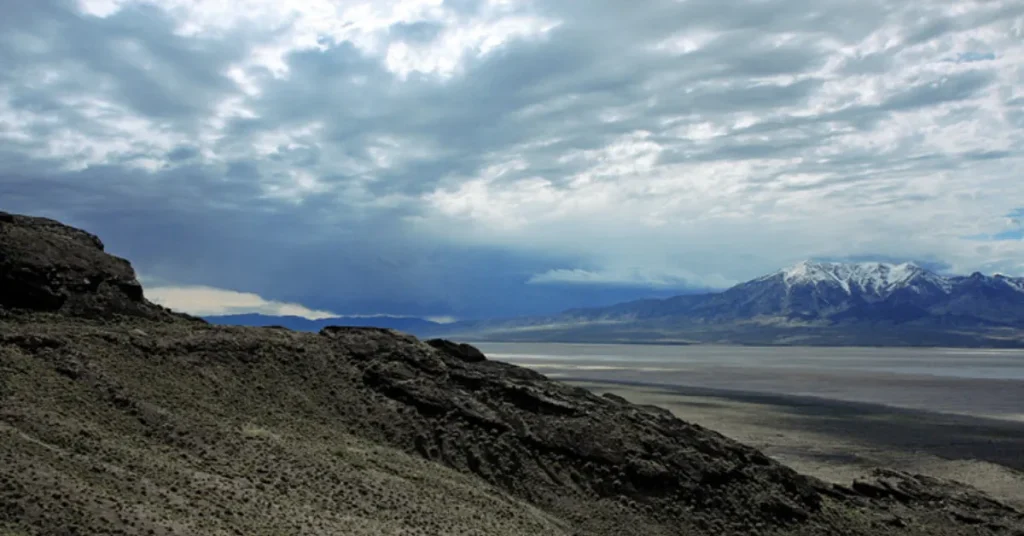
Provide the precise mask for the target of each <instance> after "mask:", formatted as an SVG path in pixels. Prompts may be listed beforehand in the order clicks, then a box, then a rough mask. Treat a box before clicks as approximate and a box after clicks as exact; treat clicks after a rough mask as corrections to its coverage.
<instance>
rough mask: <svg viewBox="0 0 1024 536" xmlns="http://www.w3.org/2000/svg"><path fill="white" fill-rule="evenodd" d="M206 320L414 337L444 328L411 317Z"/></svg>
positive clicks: (257, 316)
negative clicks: (367, 329)
mask: <svg viewBox="0 0 1024 536" xmlns="http://www.w3.org/2000/svg"><path fill="white" fill-rule="evenodd" d="M205 320H207V321H209V322H213V323H214V324H220V325H224V326H255V327H270V326H278V327H282V328H288V329H291V330H294V331H313V332H316V331H320V330H321V329H323V328H325V327H327V326H352V327H375V328H387V329H396V330H398V331H402V332H405V333H409V334H411V335H422V334H428V333H432V332H436V331H439V330H441V329H442V328H443V326H444V324H440V323H438V322H432V321H430V320H426V319H423V318H416V317H411V316H386V315H374V316H336V317H330V318H318V319H315V320H311V319H309V318H305V317H301V316H274V315H264V314H259V313H252V314H236V315H219V316H207V317H205Z"/></svg>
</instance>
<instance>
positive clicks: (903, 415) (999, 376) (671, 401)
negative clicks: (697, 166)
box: [477, 343, 1024, 506]
mask: <svg viewBox="0 0 1024 536" xmlns="http://www.w3.org/2000/svg"><path fill="white" fill-rule="evenodd" d="M477 346H479V347H480V349H481V350H483V351H484V353H486V354H487V355H488V357H489V358H491V359H495V360H501V361H507V362H510V363H515V364H518V365H523V366H527V367H530V368H534V369H536V370H538V371H539V372H542V373H544V374H546V375H548V376H549V377H552V378H557V379H560V380H563V381H567V382H571V383H574V384H577V385H581V386H583V387H586V388H588V389H591V390H592V391H595V392H598V393H602V392H613V393H616V394H618V395H621V396H624V397H626V398H627V399H630V400H632V401H634V402H638V403H645V404H657V405H659V406H662V407H665V408H668V409H670V410H672V411H673V412H674V413H675V414H676V415H678V416H679V417H680V418H682V419H684V420H687V421H691V422H695V423H697V424H700V425H703V426H706V427H708V428H711V429H714V430H716V431H718V432H721V433H722V434H724V435H727V436H729V437H732V438H734V439H737V440H739V441H742V442H744V443H747V444H749V445H753V446H755V447H758V448H760V449H762V450H763V451H765V452H766V453H767V454H769V455H770V456H772V457H774V458H776V459H778V460H780V461H782V462H784V463H787V464H789V465H790V466H792V467H794V468H796V469H797V470H800V471H802V472H805V473H808V474H812V475H814V476H817V477H819V478H823V479H825V480H830V481H835V482H846V483H849V481H850V480H852V479H853V478H856V477H857V476H859V475H861V474H863V473H864V472H866V471H868V470H870V469H871V468H873V467H889V468H893V469H899V470H905V471H911V472H917V473H923V474H928V475H931V476H936V477H940V478H949V479H953V480H958V481H961V482H964V483H966V484H970V485H973V486H975V487H978V488H980V489H982V490H984V491H986V492H988V493H990V494H992V495H993V496H995V497H998V498H1001V499H1003V500H1006V501H1009V502H1012V503H1015V504H1017V505H1019V506H1024V351H1020V350H988V349H923V348H808V347H733V346H657V345H605V344H600V345H598V344H545V343H480V344H477Z"/></svg>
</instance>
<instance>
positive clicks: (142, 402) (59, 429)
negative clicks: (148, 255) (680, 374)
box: [0, 214, 1024, 536]
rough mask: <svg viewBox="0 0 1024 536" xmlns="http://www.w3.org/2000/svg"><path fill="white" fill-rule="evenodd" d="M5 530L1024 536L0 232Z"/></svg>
mask: <svg viewBox="0 0 1024 536" xmlns="http://www.w3.org/2000/svg"><path fill="white" fill-rule="evenodd" d="M0 282H2V286H0V306H2V307H3V308H4V310H5V314H4V316H3V317H0V533H3V531H5V530H6V531H8V532H13V533H14V534H117V533H120V534H423V535H428V534H580V535H584V534H586V535H595V534H596V535H632V534H636V535H640V534H643V535H652V534H653V535H659V534H661V535H670V534H671V535H684V534H686V535H691V534H698V535H699V534H708V535H712V534H713V535H716V536H719V535H723V534H800V535H811V534H814V535H833V534H840V535H842V534H849V535H869V534H880V533H884V534H907V535H926V534H927V535H932V534H938V535H942V534H950V535H953V534H956V535H969V534H970V535H973V534H1005V535H1014V536H1020V535H1021V534H1024V532H1022V531H1024V515H1022V514H1021V513H1020V512H1018V511H1016V510H1014V509H1012V508H1010V507H1008V506H1005V505H1003V504H1000V503H998V502H996V501H993V500H991V499H989V498H987V497H985V496H983V495H981V494H980V493H978V492H976V491H975V490H972V489H969V488H966V487H964V486H961V485H958V484H954V483H950V482H942V481H935V480H932V479H927V478H923V477H915V476H912V475H906V474H902V473H892V472H880V473H878V474H875V475H872V476H870V477H866V478H865V479H863V480H861V481H858V482H856V483H851V485H850V486H834V485H829V484H826V483H823V482H821V481H818V480H815V479H812V478H809V477H805V476H802V475H800V474H797V473H796V472H794V471H792V470H791V469H789V468H787V467H785V466H783V465H781V464H779V463H777V462H775V461H773V460H771V459H769V458H768V457H766V456H765V455H763V454H762V453H760V452H758V451H757V450H755V449H752V448H749V447H746V446H744V445H741V444H739V443H736V442H734V441H731V440H729V439H727V438H725V437H723V436H721V435H720V434H717V433H715V432H713V431H710V430H707V429H704V428H702V427H699V426H696V425H692V424H689V423H686V422H683V421H680V420H678V419H676V418H675V417H673V416H672V414H670V413H669V412H667V411H665V410H662V409H659V408H654V407H646V406H637V405H634V404H631V403H629V402H628V401H626V400H623V399H621V398H618V397H614V396H604V397H599V396H596V395H594V394H592V393H590V392H588V391H586V390H583V389H580V388H576V387H572V386H569V385H566V384H562V383H559V382H555V381H552V380H549V379H547V378H545V377H544V376H543V375H541V374H539V373H536V372H534V371H531V370H528V369H523V368H519V367H515V366H512V365H508V364H505V363H500V362H495V361H491V360H488V359H487V358H486V356H484V355H483V354H482V353H481V352H480V351H479V350H477V349H476V348H473V347H472V346H469V345H465V344H459V343H457V342H452V341H446V340H431V341H428V342H426V343H424V342H421V341H419V340H417V339H415V338H414V337H411V336H408V335H404V334H401V333H398V332H394V331H391V330H382V329H374V328H348V327H329V328H325V329H324V330H322V331H321V332H320V333H317V334H314V333H296V332H292V331H289V330H285V329H275V328H243V327H225V326H212V325H208V324H205V323H203V322H199V321H195V320H194V319H191V318H188V317H186V316H184V315H176V314H173V313H171V312H169V311H167V310H165V309H162V308H160V307H158V306H156V305H153V304H151V303H149V302H148V301H146V300H145V298H144V296H143V293H142V290H141V287H140V286H139V285H138V282H137V281H136V279H135V275H134V272H133V270H132V269H131V267H130V265H129V264H128V263H127V262H126V261H124V260H122V259H118V258H115V257H111V256H109V255H107V254H106V253H104V252H103V246H102V243H101V242H100V241H99V240H98V239H96V237H94V236H92V235H89V234H88V233H85V232H83V231H79V230H76V229H72V228H69V227H65V226H63V225H61V224H59V223H57V222H54V221H52V220H43V219H38V218H29V217H23V216H11V215H7V214H4V215H0Z"/></svg>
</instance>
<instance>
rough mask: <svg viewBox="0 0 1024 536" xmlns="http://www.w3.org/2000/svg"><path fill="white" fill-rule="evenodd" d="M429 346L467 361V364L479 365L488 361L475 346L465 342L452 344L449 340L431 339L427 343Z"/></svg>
mask: <svg viewBox="0 0 1024 536" xmlns="http://www.w3.org/2000/svg"><path fill="white" fill-rule="evenodd" d="M427 344H429V345H430V346H433V347H434V348H435V349H437V350H440V351H441V352H444V353H445V354H447V355H450V356H452V357H454V358H456V359H458V360H460V361H465V362H466V363H479V362H481V361H486V360H487V356H485V355H484V353H483V352H481V351H480V350H479V349H477V348H476V347H475V346H471V345H469V344H466V343H464V342H463V343H459V342H452V341H449V340H447V339H430V340H429V341H427Z"/></svg>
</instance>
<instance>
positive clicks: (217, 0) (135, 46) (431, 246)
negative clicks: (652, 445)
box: [0, 0, 1024, 317]
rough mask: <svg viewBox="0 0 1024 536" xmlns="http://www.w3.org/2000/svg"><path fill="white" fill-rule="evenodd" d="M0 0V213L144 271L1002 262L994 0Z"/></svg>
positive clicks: (1021, 110) (683, 279)
mask: <svg viewBox="0 0 1024 536" xmlns="http://www.w3.org/2000/svg"><path fill="white" fill-rule="evenodd" d="M3 9H4V14H5V17H4V18H3V19H2V20H0V64H2V65H3V66H4V68H3V69H0V200H2V204H3V208H4V209H7V210H16V211H23V212H31V213H36V214H43V215H49V216H53V217H57V218H60V219H62V220H65V221H68V222H70V223H74V224H77V225H82V226H85V227H88V228H90V229H92V230H94V231H95V232H97V233H100V234H101V235H102V236H104V237H105V239H106V241H107V242H108V244H109V245H110V248H111V249H112V250H113V251H115V252H116V253H119V254H121V255H125V256H128V257H130V258H131V259H132V260H133V261H134V262H135V264H136V266H137V267H138V268H139V269H140V271H141V272H142V273H143V274H144V275H145V276H146V277H147V278H149V279H151V280H157V281H160V282H161V283H160V284H161V285H162V286H163V287H164V290H161V292H170V291H167V290H166V289H167V288H171V289H172V290H173V287H176V286H180V287H194V286H202V287H208V288H213V289H224V290H231V291H237V292H243V293H251V294H256V295H257V296H256V298H258V299H260V300H263V301H262V302H261V303H264V304H267V303H269V304H284V305H288V306H289V307H291V306H292V305H295V306H298V305H296V304H301V306H304V307H306V308H307V309H306V310H308V311H312V312H313V313H316V314H320V313H323V312H336V313H390V314H415V315H450V316H457V317H473V316H505V315H513V314H523V313H538V312H548V311H554V310H558V309H562V308H566V307H575V306H584V305H590V304H597V303H606V302H609V301H615V300H621V299H630V298H635V297H641V296H654V295H669V294H672V293H675V292H680V291H685V290H687V289H690V290H694V289H705V288H716V287H722V286H726V285H729V284H731V283H733V282H736V281H741V280H744V279H748V278H752V277H755V276H758V275H761V274H763V273H766V272H770V271H773V270H775V269H778V268H779V267H781V266H783V265H787V264H790V263H793V262H796V261H798V260H802V259H805V258H831V259H836V258H850V259H865V258H885V259H898V260H904V259H912V260H917V261H919V262H923V263H931V264H932V265H936V266H943V267H946V268H947V269H948V270H951V271H955V272H968V271H973V270H981V271H1000V272H1004V273H1010V274H1024V240H1022V235H1024V227H1022V224H1021V213H1022V210H1024V183H1022V182H1021V181H1022V177H1024V164H1022V163H1024V160H1022V156H1024V4H1021V3H1020V2H1016V1H1010V0H1006V1H997V0H986V1H979V2H964V1H955V2H954V1H941V2H940V1H923V2H897V1H893V0H889V1H881V0H875V1H872V0H868V1H866V2H856V3H852V2H847V1H824V2H822V1H817V0H815V1H810V0H757V1H754V0H750V1H745V2H734V3H726V4H722V3H721V2H714V1H711V0H686V1H669V0H665V1H659V0H651V1H649V2H641V3H623V2H619V1H612V0H605V1H595V2H569V1H564V2H563V1H552V2H540V1H532V2H531V1H520V2H515V1H508V0H479V1H476V0H459V1H454V2H442V1H440V0H392V1H387V2H385V1H378V0H363V1H348V2H341V1H328V0H313V1H302V2H298V1H284V2H282V1H277V0H274V1H271V0H245V1H244V2H237V1H232V2H227V1H226V0H202V1H200V0H160V1H159V2H158V1H156V0H151V1H149V0H79V1H77V2H75V1H71V0H64V1H60V0H37V1H33V2H6V3H5V4H4V8H3ZM173 295H174V296H178V297H181V296H183V295H188V294H182V293H181V292H179V293H177V294H173ZM216 295H218V294H216V293H214V294H212V296H216ZM221 296H228V294H222V295H221ZM202 301H203V303H204V307H207V306H209V305H210V304H209V301H208V300H206V298H204V299H203V300H202ZM232 304H234V305H232V307H236V306H237V304H235V302H232ZM275 306H276V305H275ZM261 307H264V306H261ZM232 310H235V309H232ZM263 310H266V307H264V309H263Z"/></svg>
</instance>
